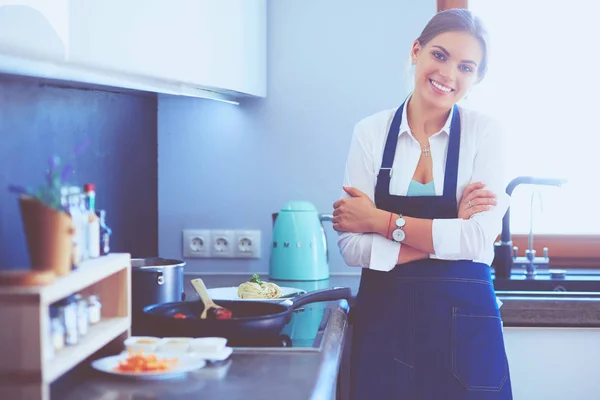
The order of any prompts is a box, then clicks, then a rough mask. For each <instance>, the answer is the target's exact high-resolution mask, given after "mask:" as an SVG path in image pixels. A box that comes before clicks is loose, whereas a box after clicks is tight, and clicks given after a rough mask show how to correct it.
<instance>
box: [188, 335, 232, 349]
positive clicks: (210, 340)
mask: <svg viewBox="0 0 600 400" xmlns="http://www.w3.org/2000/svg"><path fill="white" fill-rule="evenodd" d="M226 345H227V339H226V338H223V337H202V338H196V339H194V340H192V345H191V348H192V351H196V352H202V353H203V352H209V353H213V352H214V353H217V352H220V351H221V350H223V349H224V348H225V346H226Z"/></svg>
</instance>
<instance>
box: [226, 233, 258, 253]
mask: <svg viewBox="0 0 600 400" xmlns="http://www.w3.org/2000/svg"><path fill="white" fill-rule="evenodd" d="M234 243H235V246H234V249H233V252H234V253H233V254H234V257H235V258H260V231H257V230H247V231H236V232H235V237H234Z"/></svg>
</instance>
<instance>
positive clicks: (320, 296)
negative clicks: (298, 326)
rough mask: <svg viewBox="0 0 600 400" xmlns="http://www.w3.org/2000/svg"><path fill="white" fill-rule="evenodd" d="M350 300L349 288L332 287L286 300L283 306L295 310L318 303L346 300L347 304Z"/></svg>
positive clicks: (350, 292)
mask: <svg viewBox="0 0 600 400" xmlns="http://www.w3.org/2000/svg"><path fill="white" fill-rule="evenodd" d="M351 298H352V290H351V289H350V288H349V287H334V288H330V289H321V290H315V291H313V292H308V293H305V294H302V295H300V296H298V297H294V298H293V299H289V300H286V301H285V302H283V304H286V305H290V303H291V309H292V310H295V309H297V308H300V307H302V306H304V305H306V304H310V303H318V302H320V301H335V300H342V299H346V300H348V302H349V301H350V299H351Z"/></svg>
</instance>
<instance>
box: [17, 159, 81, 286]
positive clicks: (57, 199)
mask: <svg viewBox="0 0 600 400" xmlns="http://www.w3.org/2000/svg"><path fill="white" fill-rule="evenodd" d="M71 172H72V168H71V166H70V165H69V164H65V165H64V166H63V165H61V160H60V158H59V157H57V156H55V157H51V159H50V162H49V168H48V171H47V173H46V179H45V182H44V184H42V185H40V186H39V187H38V188H36V189H32V188H30V187H22V186H16V185H10V186H9V191H11V192H13V193H16V194H18V195H19V206H20V211H21V220H22V222H23V229H24V232H25V237H26V240H27V250H28V253H29V259H30V263H31V268H32V269H33V270H43V271H48V270H50V271H52V272H54V273H55V274H56V275H58V276H61V275H66V274H68V273H69V272H70V271H71V265H72V252H73V236H74V233H75V227H74V224H73V220H72V218H71V216H70V214H69V212H68V208H67V207H66V205H63V204H62V203H61V188H63V187H65V186H66V185H67V181H68V179H69V176H70V175H71Z"/></svg>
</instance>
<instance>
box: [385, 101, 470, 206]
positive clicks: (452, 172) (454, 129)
mask: <svg viewBox="0 0 600 400" xmlns="http://www.w3.org/2000/svg"><path fill="white" fill-rule="evenodd" d="M405 104H406V102H404V103H402V105H401V106H400V107H398V109H397V110H396V113H395V114H394V118H393V119H392V123H391V125H390V129H389V131H388V135H387V139H386V141H385V148H384V149H383V157H382V160H381V167H380V168H379V173H378V174H377V182H376V184H375V199H377V198H378V197H379V198H382V197H383V196H385V195H389V191H390V178H391V176H392V166H393V165H394V157H395V156H396V147H397V145H398V135H399V134H400V124H401V122H402V110H403V109H404V105H405ZM460 129H461V126H460V113H459V111H458V106H457V105H454V112H453V114H452V122H451V125H450V135H449V136H450V138H449V140H450V142H449V144H448V153H447V157H446V168H445V173H444V196H452V198H455V197H456V187H457V180H458V156H459V153H460Z"/></svg>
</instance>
